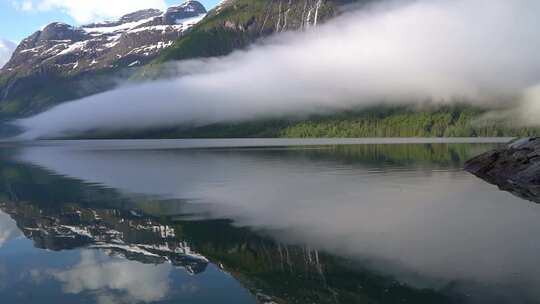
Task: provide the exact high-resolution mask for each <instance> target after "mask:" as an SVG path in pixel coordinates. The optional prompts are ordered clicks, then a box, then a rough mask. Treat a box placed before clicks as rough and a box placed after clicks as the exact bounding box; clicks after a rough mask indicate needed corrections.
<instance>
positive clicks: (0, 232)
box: [0, 211, 22, 248]
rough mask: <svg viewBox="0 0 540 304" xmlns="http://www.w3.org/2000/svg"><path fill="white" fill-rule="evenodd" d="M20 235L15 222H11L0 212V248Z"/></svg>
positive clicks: (7, 216)
mask: <svg viewBox="0 0 540 304" xmlns="http://www.w3.org/2000/svg"><path fill="white" fill-rule="evenodd" d="M21 234H22V233H21V231H20V230H19V228H17V224H16V223H15V221H14V220H12V219H11V218H10V217H9V215H7V214H5V213H3V212H1V211H0V248H2V246H3V245H4V244H5V243H6V242H8V241H10V240H12V239H14V238H16V237H18V236H20V235H21Z"/></svg>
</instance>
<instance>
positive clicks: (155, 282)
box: [49, 250, 172, 303]
mask: <svg viewBox="0 0 540 304" xmlns="http://www.w3.org/2000/svg"><path fill="white" fill-rule="evenodd" d="M171 269H172V267H171V266H170V265H169V264H162V265H156V266H154V265H151V266H149V265H145V264H141V263H139V262H134V261H127V260H122V259H111V260H102V259H100V257H99V254H98V253H97V252H94V251H88V250H85V251H82V252H81V261H80V263H79V264H78V265H75V266H73V267H72V268H71V269H69V270H51V271H49V274H50V275H51V276H52V277H53V278H55V279H56V280H58V281H60V282H61V283H62V284H63V290H64V292H66V293H70V294H79V293H81V292H85V291H93V292H95V293H96V294H97V297H98V303H148V302H154V301H159V300H162V299H163V298H165V297H166V296H167V294H168V292H169V285H170V281H169V274H170V272H171ZM107 291H109V292H107ZM111 291H112V292H111Z"/></svg>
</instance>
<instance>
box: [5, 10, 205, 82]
mask: <svg viewBox="0 0 540 304" xmlns="http://www.w3.org/2000/svg"><path fill="white" fill-rule="evenodd" d="M205 15H206V9H205V8H204V6H203V5H202V4H201V3H199V2H198V1H186V2H184V3H182V4H180V5H178V6H173V7H170V8H169V9H167V10H166V11H165V12H164V11H161V10H157V9H146V10H140V11H137V12H133V13H130V14H127V15H125V16H122V17H121V18H119V19H118V20H113V21H107V22H100V23H93V24H87V25H83V26H79V27H75V26H71V25H68V24H65V23H61V22H53V23H51V24H49V25H47V26H45V27H44V28H43V29H41V30H39V31H37V32H35V33H34V34H32V35H31V36H29V37H28V38H26V39H24V40H23V41H22V42H21V44H20V45H19V46H18V47H17V49H16V51H15V52H14V54H13V57H12V58H11V60H10V61H9V62H8V63H7V64H6V66H5V67H4V68H3V70H2V72H7V73H9V72H14V71H15V72H17V74H19V75H20V74H21V73H23V74H30V73H32V72H33V71H35V70H42V69H46V70H47V71H57V73H58V74H62V75H74V74H79V73H81V72H86V71H93V70H103V69H116V68H120V67H133V66H136V65H140V64H144V63H146V62H148V61H149V60H151V59H153V58H154V57H155V56H156V55H157V54H158V53H159V52H160V51H161V50H162V49H164V48H167V47H169V46H171V45H172V44H173V42H174V41H175V40H176V39H178V38H180V37H181V36H182V35H183V34H184V33H185V32H186V31H187V30H189V29H190V28H191V27H192V26H193V25H195V24H196V23H198V22H199V21H200V20H201V19H202V18H204V17H205ZM0 60H1V58H0ZM0 63H1V62H0ZM0 65H1V64H0Z"/></svg>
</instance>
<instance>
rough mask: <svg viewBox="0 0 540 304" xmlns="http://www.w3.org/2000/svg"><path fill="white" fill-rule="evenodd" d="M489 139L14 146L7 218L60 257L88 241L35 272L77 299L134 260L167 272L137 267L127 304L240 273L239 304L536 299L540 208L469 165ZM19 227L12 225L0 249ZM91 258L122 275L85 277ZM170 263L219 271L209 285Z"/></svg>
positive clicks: (175, 295) (0, 217) (133, 265)
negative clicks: (60, 263) (66, 258)
mask: <svg viewBox="0 0 540 304" xmlns="http://www.w3.org/2000/svg"><path fill="white" fill-rule="evenodd" d="M490 147H492V145H490V144H417V145H393V146H388V145H358V146H326V147H311V148H305V147H304V148H287V149H285V148H283V149H281V148H280V149H278V148H273V149H263V148H257V149H253V148H251V149H240V148H236V149H223V148H220V149H212V150H206V149H191V150H176V149H167V150H159V147H157V148H156V150H144V151H141V150H137V149H127V150H126V149H89V148H87V147H85V148H84V149H83V148H79V147H73V146H67V147H66V146H62V145H55V146H37V147H23V148H5V149H3V150H2V154H3V156H2V160H1V161H2V167H1V173H2V176H1V177H2V191H1V193H0V202H1V205H0V209H1V210H2V212H3V213H4V214H1V213H0V227H3V225H9V223H8V222H9V221H11V219H12V220H14V221H15V223H16V225H17V227H18V230H20V231H21V232H22V233H23V234H24V236H26V237H27V238H29V239H31V240H32V241H33V243H34V245H35V246H36V247H38V248H43V249H48V250H53V251H56V252H57V253H54V254H55V255H56V254H58V255H59V258H60V256H61V255H63V254H67V253H66V252H75V251H79V252H80V254H79V258H78V260H77V261H76V262H74V263H72V264H71V265H70V267H69V268H70V269H66V268H65V267H64V268H62V267H57V268H55V269H54V270H51V269H52V268H53V267H51V269H45V270H40V271H32V270H29V272H30V273H32V275H31V277H32V278H33V279H34V281H32V282H33V283H29V281H24V282H25V284H27V285H31V284H37V283H36V282H38V281H39V282H43V280H44V278H53V279H54V280H56V281H57V282H60V283H62V284H63V289H62V290H63V292H64V296H65V294H74V295H76V294H78V295H80V294H81V293H84V292H85V291H92V297H89V298H88V299H89V300H88V301H87V302H89V303H93V302H100V301H101V302H103V301H105V300H106V299H110V297H111V295H110V294H108V293H106V292H104V291H103V290H109V291H111V290H117V289H118V288H117V289H115V288H114V281H118V282H119V284H120V285H122V282H123V279H122V278H121V277H122V275H121V274H122V273H126V274H129V273H134V272H133V271H134V270H136V272H144V273H147V274H148V275H149V277H150V278H151V279H152V280H153V282H157V283H156V284H154V286H153V287H152V288H149V289H148V290H145V291H141V293H143V292H144V295H143V294H140V295H137V292H136V290H137V288H133V287H132V286H134V285H137V284H143V283H144V282H146V279H140V280H137V279H136V278H137V275H133V279H134V280H135V281H129V280H128V283H125V286H123V290H124V293H123V294H122V297H116V298H114V299H115V301H117V302H120V303H122V302H126V303H129V302H145V303H150V302H157V301H160V302H163V301H174V300H178V299H181V298H182V297H183V296H184V295H185V294H186V293H189V292H194V290H196V289H197V288H199V289H200V288H202V287H201V286H205V285H206V286H209V285H212V284H217V285H219V284H225V283H226V282H228V281H227V278H229V279H230V278H231V277H232V278H234V280H232V281H236V282H240V283H241V285H234V284H233V283H230V282H229V284H233V285H232V286H234V287H231V288H230V289H229V294H228V295H227V297H228V299H230V300H231V302H235V303H255V302H257V301H258V302H271V301H274V302H277V303H402V302H405V303H451V302H454V303H463V302H473V303H474V302H485V301H491V300H494V299H497V300H498V301H499V303H513V302H516V301H517V302H527V303H535V299H536V298H537V296H538V294H537V293H536V291H535V287H538V286H539V285H537V283H538V282H540V279H539V278H540V271H538V268H537V267H536V266H534V265H535V264H534V265H533V261H534V260H535V259H536V258H535V256H536V255H537V254H538V253H539V252H540V250H539V246H538V244H537V243H532V242H528V243H527V245H524V243H523V240H524V239H525V236H523V235H521V233H522V231H524V229H526V228H535V227H537V226H538V224H536V222H537V218H538V216H540V212H539V211H537V210H536V209H535V208H534V207H535V206H532V204H531V205H529V204H524V203H523V202H521V201H519V200H517V199H515V198H512V197H511V196H509V195H507V194H505V193H502V192H499V191H497V190H496V189H493V188H492V187H490V186H489V185H487V184H484V183H482V182H481V181H479V180H477V179H476V178H474V177H472V176H470V175H468V174H466V173H464V172H462V171H461V166H462V163H463V162H464V160H466V159H467V158H468V157H470V156H472V155H474V154H476V153H479V152H481V151H485V150H487V149H489V148H490ZM7 215H9V217H10V218H11V219H9V218H8V217H7ZM517 218H519V219H520V221H519V223H517V224H516V222H514V221H513V220H514V219H517ZM2 222H4V223H2ZM508 222H512V223H514V224H513V225H509V224H506V225H505V223H508ZM6 223H7V224H6ZM494 227H499V228H501V227H503V228H504V230H501V231H500V232H499V233H497V234H495V233H493V230H492V229H493V228H494ZM11 230H13V229H11ZM4 231H9V229H6V230H4ZM4 234H5V235H6V236H5V237H3V235H4ZM18 236H19V234H18V233H17V232H16V231H15V232H6V233H0V239H1V238H2V237H3V238H4V239H5V240H4V242H3V243H4V246H3V247H2V245H0V258H1V257H2V254H3V253H2V252H3V251H6V250H7V251H8V254H9V250H14V249H10V247H12V246H9V244H11V243H14V242H15V240H16V239H17V238H18ZM501 242H503V243H505V244H506V245H508V246H501ZM15 243H16V242H15ZM0 244H2V242H0ZM6 244H7V245H6ZM486 252H489V253H490V254H489V255H488V256H487V255H486ZM4 254H5V253H4ZM49 257H50V256H49ZM50 258H51V259H52V257H50ZM533 258H534V259H533ZM505 259H506V260H505ZM508 259H510V260H512V261H515V263H507V262H506V261H508ZM0 261H1V260H0ZM50 263H52V264H54V263H55V262H50ZM0 264H1V262H0ZM87 265H98V267H97V268H96V270H95V271H94V272H92V271H90V272H87V273H89V274H91V275H94V276H96V277H100V276H101V275H103V274H104V273H110V274H111V276H112V277H114V278H115V279H114V280H112V283H111V284H106V283H103V284H97V283H92V284H89V283H85V282H83V281H84V280H83V279H81V277H80V276H81V275H80V273H85V272H84V271H82V270H83V269H86V268H87ZM139 265H142V266H139ZM144 265H158V266H156V267H158V268H155V269H154V270H155V271H149V270H148V269H143V268H140V269H139V267H145V266H144ZM170 266H173V267H175V269H176V268H182V269H183V270H182V272H184V273H186V274H187V275H189V276H192V277H193V278H198V277H204V276H206V275H211V279H210V278H207V277H204V279H201V280H200V282H198V283H199V285H198V287H194V286H195V285H193V282H191V283H189V284H187V283H185V282H184V281H185V279H184V281H181V280H180V281H177V279H176V277H175V276H178V275H179V274H177V270H175V272H171V270H170V269H169V268H168V267H170ZM1 267H2V266H1V265H0V269H1ZM94 268H95V267H94ZM79 270H80V271H79ZM12 271H15V269H12ZM8 273H9V270H8ZM188 280H191V279H188ZM97 281H103V280H97ZM171 282H176V283H178V284H176V283H174V285H175V286H176V287H175V286H172V285H171ZM179 282H184V283H182V284H180V283H179ZM111 286H112V287H111ZM190 286H191V287H190ZM494 286H497V287H494ZM150 289H151V290H150ZM243 289H244V291H242V290H243ZM246 291H249V293H246ZM208 293H209V292H208V291H206V292H204V294H206V295H207V296H208ZM4 294H7V295H9V296H10V297H12V299H17V297H16V295H13V294H12V293H10V291H9V290H7V289H5V288H4V289H2V285H0V295H4ZM217 294H218V293H216V295H217ZM249 294H251V295H252V296H249ZM9 296H8V298H9ZM220 296H223V295H222V294H221V295H220ZM100 299H101V300H100ZM193 299H197V300H198V301H190V302H193V303H219V300H218V301H216V298H214V299H213V300H212V299H208V298H206V299H203V296H202V292H199V294H198V295H197V297H195V298H191V300H193Z"/></svg>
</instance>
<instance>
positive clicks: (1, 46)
mask: <svg viewBox="0 0 540 304" xmlns="http://www.w3.org/2000/svg"><path fill="white" fill-rule="evenodd" d="M16 47H17V46H16V45H15V43H13V42H11V41H9V40H4V39H0V68H2V67H3V66H4V64H6V63H7V62H8V61H9V59H10V58H11V54H13V51H14V50H15V48H16Z"/></svg>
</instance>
